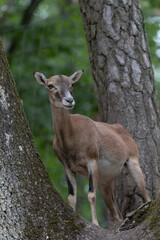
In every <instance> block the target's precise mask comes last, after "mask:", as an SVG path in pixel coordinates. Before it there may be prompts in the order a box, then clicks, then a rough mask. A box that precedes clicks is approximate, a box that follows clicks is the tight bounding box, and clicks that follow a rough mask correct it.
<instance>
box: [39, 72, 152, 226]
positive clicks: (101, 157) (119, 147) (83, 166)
mask: <svg viewBox="0 0 160 240" xmlns="http://www.w3.org/2000/svg"><path fill="white" fill-rule="evenodd" d="M81 74H82V72H81V70H80V71H77V72H75V73H74V74H73V75H72V76H70V77H67V76H64V75H60V76H58V75H57V76H53V77H51V78H50V79H48V80H47V79H46V78H45V76H44V75H43V74H42V73H35V77H36V79H37V81H38V82H39V83H40V84H43V85H44V86H45V88H46V89H47V90H48V93H49V98H50V102H51V110H52V118H53V127H54V132H55V137H54V143H53V148H54V151H55V153H56V154H57V156H58V158H59V160H60V161H61V162H62V163H63V165H64V168H65V172H66V176H67V179H68V181H69V183H71V185H72V186H73V190H74V195H71V194H69V196H68V201H69V204H70V206H72V207H73V208H74V209H75V205H76V192H77V185H76V173H79V174H81V175H83V176H84V177H86V178H87V179H88V178H89V176H91V177H90V179H91V182H90V189H93V191H89V193H88V200H89V202H90V205H91V212H92V222H93V223H95V224H97V225H98V221H97V217H96V210H95V203H96V187H97V185H99V189H100V193H101V195H102V197H103V199H104V201H105V203H106V205H107V206H108V208H109V209H110V212H111V215H112V218H113V220H116V221H121V220H122V216H121V213H120V211H119V209H118V207H117V204H116V201H115V196H114V180H115V178H116V177H117V176H118V175H119V174H120V173H121V170H122V168H123V166H124V164H125V163H126V165H127V168H128V170H129V171H130V173H131V175H132V176H133V178H134V180H135V182H136V183H137V185H138V187H139V189H140V192H141V194H142V196H143V198H144V199H145V201H149V200H150V198H149V196H148V193H147V191H146V188H145V182H144V177H143V174H142V171H141V169H140V166H139V163H138V148H137V145H136V143H135V141H134V140H133V138H132V137H131V135H130V134H129V133H128V132H127V131H126V130H125V129H124V128H123V127H122V126H121V125H120V124H113V125H110V124H107V123H102V122H95V121H93V120H91V119H90V118H88V117H85V116H83V115H79V114H75V115H72V114H69V111H68V108H70V107H73V106H74V99H73V97H72V96H71V90H72V84H73V83H74V82H76V81H78V79H79V78H80V76H81ZM41 79H42V80H41ZM49 84H52V85H53V86H54V88H53V89H49V88H48V86H49ZM55 89H56V90H55Z"/></svg>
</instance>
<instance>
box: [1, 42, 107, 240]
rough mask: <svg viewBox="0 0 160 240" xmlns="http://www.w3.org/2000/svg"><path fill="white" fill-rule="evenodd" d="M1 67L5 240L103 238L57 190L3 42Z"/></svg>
mask: <svg viewBox="0 0 160 240" xmlns="http://www.w3.org/2000/svg"><path fill="white" fill-rule="evenodd" d="M0 69H1V71H0V139H1V141H0V239H2V240H6V239H9V240H12V239H13V240H15V239H18V240H20V239H24V240H27V239H29V240H36V239H38V240H46V239H48V240H49V239H54V240H56V239H58V240H60V239H61V240H62V239H97V238H98V239H101V238H102V239H104V237H103V236H105V235H104V232H106V231H105V230H103V229H100V228H98V227H96V226H95V225H93V224H91V223H88V222H87V221H85V220H83V219H81V218H80V216H79V215H78V214H77V213H76V212H74V211H73V210H72V209H71V208H70V207H69V206H68V205H67V204H65V203H64V201H63V200H62V198H61V197H60V196H59V194H58V193H57V192H56V191H55V190H54V188H53V186H52V184H51V181H50V180H49V176H48V174H47V173H46V171H45V168H44V165H43V164H42V161H41V159H40V157H39V155H38V153H37V151H36V149H35V147H34V143H33V137H32V135H31V133H30V129H29V127H28V124H27V122H26V118H25V115H24V112H23V109H22V106H21V103H20V99H19V97H18V95H17V93H16V89H15V84H14V82H13V79H12V76H11V73H10V71H9V66H8V63H7V61H6V57H5V55H4V51H3V49H2V45H1V43H0ZM26 84H27V83H26ZM82 236H83V237H82Z"/></svg>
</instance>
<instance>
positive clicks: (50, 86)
mask: <svg viewBox="0 0 160 240" xmlns="http://www.w3.org/2000/svg"><path fill="white" fill-rule="evenodd" d="M48 87H49V89H52V88H54V89H56V88H55V87H54V86H53V85H52V84H49V85H48Z"/></svg>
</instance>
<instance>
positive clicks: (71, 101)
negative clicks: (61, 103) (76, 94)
mask: <svg viewBox="0 0 160 240" xmlns="http://www.w3.org/2000/svg"><path fill="white" fill-rule="evenodd" d="M65 100H66V102H68V103H70V104H72V103H73V97H72V96H70V97H66V98H65Z"/></svg>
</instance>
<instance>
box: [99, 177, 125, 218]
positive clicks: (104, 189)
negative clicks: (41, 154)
mask: <svg viewBox="0 0 160 240" xmlns="http://www.w3.org/2000/svg"><path fill="white" fill-rule="evenodd" d="M99 189H100V193H101V196H102V198H103V200H104V202H105V204H106V205H107V207H108V208H109V210H110V213H111V216H112V220H113V221H118V222H120V221H122V220H123V217H122V214H121V213H120V211H119V209H118V206H117V203H116V200H115V196H114V181H112V182H109V183H107V184H99Z"/></svg>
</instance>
